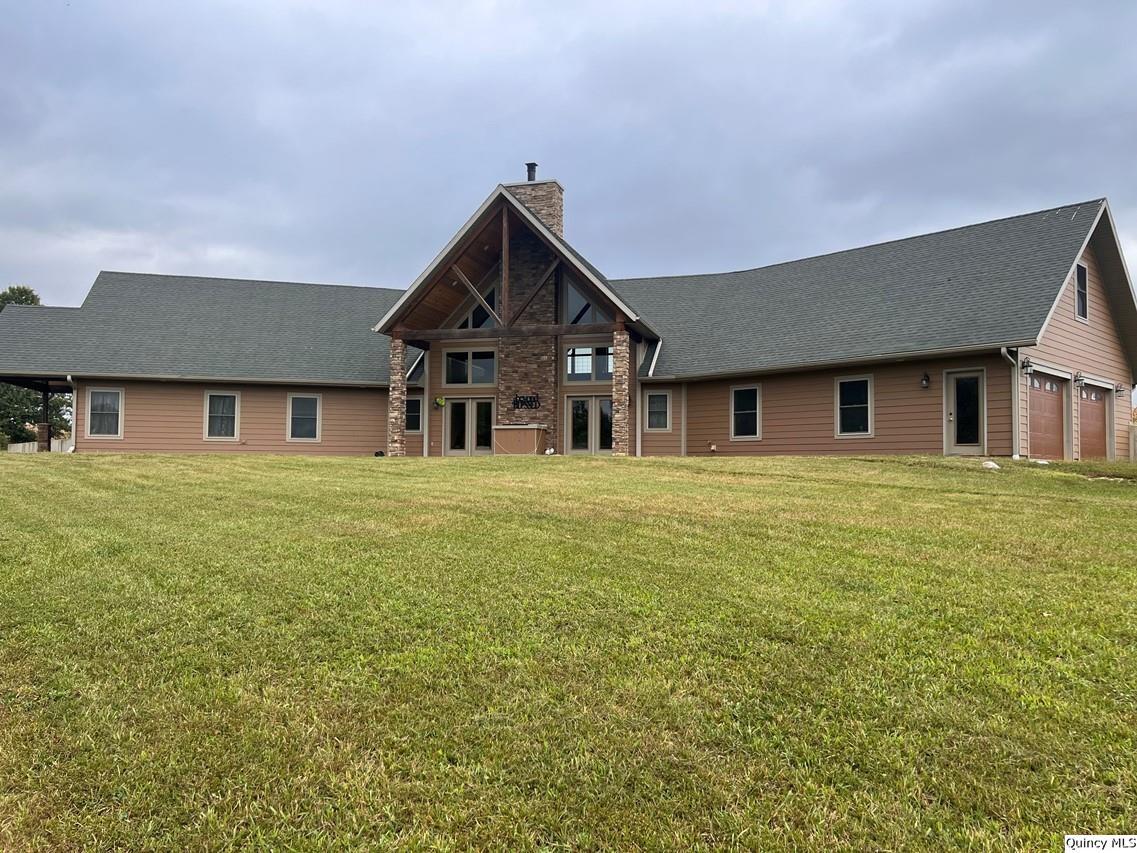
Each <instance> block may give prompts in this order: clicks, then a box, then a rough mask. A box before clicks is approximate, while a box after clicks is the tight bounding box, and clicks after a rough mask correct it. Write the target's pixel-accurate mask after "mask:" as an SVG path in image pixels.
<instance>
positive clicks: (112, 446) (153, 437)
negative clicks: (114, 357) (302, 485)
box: [75, 381, 387, 456]
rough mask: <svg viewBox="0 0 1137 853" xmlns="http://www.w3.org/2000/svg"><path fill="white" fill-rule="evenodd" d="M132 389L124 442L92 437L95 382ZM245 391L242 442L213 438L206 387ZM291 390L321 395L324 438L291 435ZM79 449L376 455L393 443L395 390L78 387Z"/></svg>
mask: <svg viewBox="0 0 1137 853" xmlns="http://www.w3.org/2000/svg"><path fill="white" fill-rule="evenodd" d="M92 386H93V387H96V388H121V389H123V392H124V399H123V411H122V433H123V437H122V438H121V439H104V438H88V437H87V436H86V429H87V426H86V416H87V395H88V393H89V389H90V388H91V387H92ZM207 390H210V391H221V392H239V393H240V419H239V424H238V430H239V433H240V435H239V439H238V440H237V441H216V440H206V439H205V438H204V437H203V434H204V430H205V392H206V391H207ZM289 394H319V395H320V396H321V398H322V399H321V429H320V441H318V442H292V441H288V440H287V438H286V429H287V426H286V417H287V416H286V411H287V399H288V395H289ZM75 425H76V429H75V434H76V437H75V449H76V451H77V452H87V453H94V452H98V453H129V452H141V453H237V452H248V451H260V452H271V453H302V454H313V455H368V456H370V455H372V454H373V453H374V452H375V451H376V450H385V449H386V446H387V392H386V391H384V390H378V389H348V388H312V387H295V388H293V387H286V386H270V385H232V386H222V385H216V384H214V385H203V384H198V383H188V382H187V383H181V382H113V381H109V382H97V383H80V384H79V385H78V386H77V393H76V408H75Z"/></svg>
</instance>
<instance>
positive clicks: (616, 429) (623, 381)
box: [612, 329, 632, 456]
mask: <svg viewBox="0 0 1137 853" xmlns="http://www.w3.org/2000/svg"><path fill="white" fill-rule="evenodd" d="M612 361H613V365H612V455H613V456H627V455H628V453H629V450H630V448H631V444H630V441H629V436H630V433H629V424H628V411H629V402H630V398H629V395H630V393H631V376H630V375H629V371H630V370H631V364H632V357H631V340H630V339H629V337H628V333H627V331H626V330H624V329H621V330H620V331H617V332H613V333H612Z"/></svg>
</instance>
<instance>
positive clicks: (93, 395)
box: [87, 388, 122, 438]
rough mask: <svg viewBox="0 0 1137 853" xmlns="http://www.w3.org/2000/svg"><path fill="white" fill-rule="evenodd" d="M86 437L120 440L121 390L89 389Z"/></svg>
mask: <svg viewBox="0 0 1137 853" xmlns="http://www.w3.org/2000/svg"><path fill="white" fill-rule="evenodd" d="M87 436H88V437H89V438H122V390H121V389H118V388H91V389H90V390H88V391H87Z"/></svg>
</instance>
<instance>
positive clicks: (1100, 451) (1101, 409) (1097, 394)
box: [1078, 387, 1108, 459]
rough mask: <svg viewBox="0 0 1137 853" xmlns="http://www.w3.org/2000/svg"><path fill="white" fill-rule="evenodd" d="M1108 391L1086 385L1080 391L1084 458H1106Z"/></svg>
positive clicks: (1080, 427)
mask: <svg viewBox="0 0 1137 853" xmlns="http://www.w3.org/2000/svg"><path fill="white" fill-rule="evenodd" d="M1106 400H1107V398H1106V392H1105V391H1103V390H1102V389H1101V388H1094V387H1086V388H1082V389H1081V390H1080V391H1079V392H1078V405H1079V407H1080V408H1079V409H1078V424H1079V429H1080V430H1081V435H1082V458H1083V459H1105V458H1106V456H1107V455H1108V445H1107V444H1106V422H1107V418H1106V414H1107V409H1108V406H1107V405H1106Z"/></svg>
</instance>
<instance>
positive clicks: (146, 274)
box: [59, 270, 403, 307]
mask: <svg viewBox="0 0 1137 853" xmlns="http://www.w3.org/2000/svg"><path fill="white" fill-rule="evenodd" d="M104 273H105V274H108V275H128V276H134V277H138V278H193V279H200V280H202V281H231V282H241V283H244V284H293V285H298V286H300V287H343V288H350V289H352V290H381V291H385V292H388V293H402V292H403V288H401V287H379V286H376V285H370V284H328V283H326V282H321V281H285V280H284V279H271V278H235V277H233V276H220V275H179V274H177V273H163V272H131V271H129V270H99V275H98V276H96V277H95V280H96V281H98V278H99V276H102V275H103V274H104ZM92 286H93V285H92ZM59 307H66V306H59Z"/></svg>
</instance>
